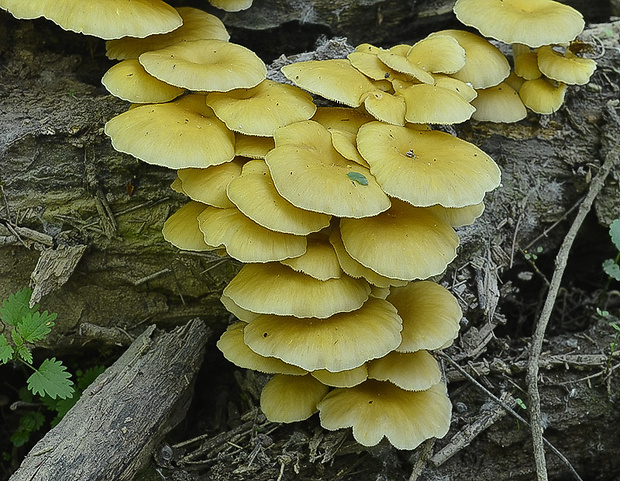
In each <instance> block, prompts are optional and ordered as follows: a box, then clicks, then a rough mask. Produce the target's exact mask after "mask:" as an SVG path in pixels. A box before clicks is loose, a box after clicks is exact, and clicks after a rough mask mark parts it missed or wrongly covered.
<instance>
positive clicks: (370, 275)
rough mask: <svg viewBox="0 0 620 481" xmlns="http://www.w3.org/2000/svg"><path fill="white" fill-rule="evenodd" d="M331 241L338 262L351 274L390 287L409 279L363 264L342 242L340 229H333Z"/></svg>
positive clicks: (375, 284) (374, 284)
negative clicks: (393, 275)
mask: <svg viewBox="0 0 620 481" xmlns="http://www.w3.org/2000/svg"><path fill="white" fill-rule="evenodd" d="M329 242H330V243H331V244H332V246H333V247H334V251H335V252H336V255H337V256H338V262H339V263H340V266H341V267H342V270H343V271H344V272H345V273H346V274H347V275H349V276H351V277H355V278H360V277H363V278H364V279H366V280H367V281H368V282H369V283H370V284H372V285H373V286H377V287H390V286H404V285H406V284H407V281H402V280H400V279H390V278H388V277H384V276H381V275H379V274H377V273H376V272H375V271H373V270H372V269H369V268H368V267H365V266H363V265H362V264H360V263H359V262H357V261H356V260H355V259H353V257H351V256H350V255H349V253H348V252H347V250H346V249H345V248H344V244H343V243H342V237H340V229H333V230H332V232H331V234H330V235H329Z"/></svg>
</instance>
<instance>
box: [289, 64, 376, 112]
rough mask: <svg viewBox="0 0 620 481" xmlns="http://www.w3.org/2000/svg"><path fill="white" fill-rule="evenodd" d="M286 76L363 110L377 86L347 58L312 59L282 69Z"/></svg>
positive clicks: (311, 89)
mask: <svg viewBox="0 0 620 481" xmlns="http://www.w3.org/2000/svg"><path fill="white" fill-rule="evenodd" d="M282 73H283V74H284V76H285V77H286V78H287V79H289V80H290V81H291V82H293V83H294V84H295V85H297V86H298V87H301V88H302V89H304V90H307V91H308V92H311V93H313V94H316V95H320V96H321V97H324V98H326V99H328V100H332V101H333V102H339V103H342V104H345V105H348V106H349V107H359V106H360V105H362V102H363V101H364V98H366V95H368V93H370V92H372V91H373V90H375V89H376V87H375V86H374V85H373V83H372V82H371V81H370V80H369V79H368V78H367V77H366V76H365V75H364V74H362V73H360V72H359V71H358V70H357V69H356V68H355V67H353V66H352V65H351V64H350V63H349V61H348V60H346V59H333V60H310V61H308V62H297V63H292V64H290V65H286V66H284V67H282Z"/></svg>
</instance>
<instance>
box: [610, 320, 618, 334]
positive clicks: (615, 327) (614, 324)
mask: <svg viewBox="0 0 620 481" xmlns="http://www.w3.org/2000/svg"><path fill="white" fill-rule="evenodd" d="M610 326H611V327H613V328H614V329H615V330H616V331H618V332H620V326H619V325H618V324H616V323H615V322H612V323H611V324H610Z"/></svg>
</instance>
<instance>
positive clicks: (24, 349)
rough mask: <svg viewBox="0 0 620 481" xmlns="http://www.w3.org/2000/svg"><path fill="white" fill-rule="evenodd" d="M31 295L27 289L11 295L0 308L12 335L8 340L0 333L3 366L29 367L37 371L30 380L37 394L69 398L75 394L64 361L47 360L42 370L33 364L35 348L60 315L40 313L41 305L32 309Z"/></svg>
mask: <svg viewBox="0 0 620 481" xmlns="http://www.w3.org/2000/svg"><path fill="white" fill-rule="evenodd" d="M31 295H32V291H31V290H30V289H28V288H24V289H22V290H21V291H18V292H16V293H15V294H11V295H10V296H9V298H8V299H5V300H4V301H3V303H2V307H0V321H1V323H2V329H3V330H5V331H7V333H8V334H7V335H8V338H7V336H5V335H4V334H0V365H1V364H7V363H8V362H9V361H19V362H21V363H22V364H25V365H26V366H28V367H29V368H30V369H32V370H33V371H34V372H33V374H32V375H31V376H30V377H29V378H28V380H27V385H28V389H29V390H30V391H31V392H32V393H33V394H40V395H42V396H44V395H47V396H49V397H50V398H52V399H56V398H57V397H58V398H61V399H67V398H69V397H71V396H72V394H73V392H74V390H73V382H72V381H71V380H70V379H69V377H70V376H71V374H69V373H68V372H67V368H66V367H65V366H64V365H63V364H62V362H61V361H57V360H56V358H54V357H52V358H51V359H45V360H44V361H43V363H42V364H41V365H40V366H39V368H38V369H37V368H36V367H35V366H34V365H33V359H32V352H31V349H32V347H33V346H34V344H35V343H36V342H39V341H41V340H42V339H44V338H45V337H46V336H47V335H48V334H49V333H50V332H51V328H52V327H53V326H54V320H55V319H56V314H55V313H51V314H50V313H49V312H47V311H44V312H43V313H41V312H39V306H38V305H37V304H35V305H34V306H33V307H30V296H31ZM9 338H10V341H9Z"/></svg>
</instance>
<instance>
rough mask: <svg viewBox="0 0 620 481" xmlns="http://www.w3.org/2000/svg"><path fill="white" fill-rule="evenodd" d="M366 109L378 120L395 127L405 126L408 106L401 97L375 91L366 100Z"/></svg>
mask: <svg viewBox="0 0 620 481" xmlns="http://www.w3.org/2000/svg"><path fill="white" fill-rule="evenodd" d="M364 108H365V109H366V112H368V113H369V114H370V115H372V116H373V117H374V118H375V119H377V120H380V121H382V122H386V123H388V124H393V125H405V113H406V112H407V105H406V104H405V99H404V98H403V97H402V96H400V95H392V94H391V93H388V92H382V91H381V90H375V91H374V92H370V93H369V94H368V96H367V97H366V99H364Z"/></svg>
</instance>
